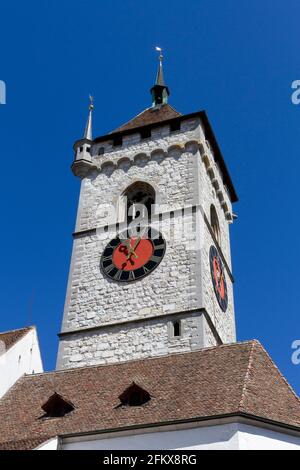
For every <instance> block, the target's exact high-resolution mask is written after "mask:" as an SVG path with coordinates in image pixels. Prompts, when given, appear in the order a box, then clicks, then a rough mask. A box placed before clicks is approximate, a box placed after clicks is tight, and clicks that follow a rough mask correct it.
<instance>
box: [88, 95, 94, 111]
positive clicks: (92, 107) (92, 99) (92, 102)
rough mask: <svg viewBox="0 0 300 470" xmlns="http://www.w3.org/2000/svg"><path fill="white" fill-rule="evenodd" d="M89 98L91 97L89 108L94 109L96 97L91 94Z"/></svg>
mask: <svg viewBox="0 0 300 470" xmlns="http://www.w3.org/2000/svg"><path fill="white" fill-rule="evenodd" d="M89 98H90V105H89V109H90V110H92V109H94V97H93V96H92V95H89Z"/></svg>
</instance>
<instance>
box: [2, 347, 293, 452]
mask: <svg viewBox="0 0 300 470" xmlns="http://www.w3.org/2000/svg"><path fill="white" fill-rule="evenodd" d="M132 382H135V383H137V384H139V386H140V387H142V388H143V389H144V390H147V392H148V393H149V394H150V395H151V400H149V401H148V402H147V403H146V404H144V405H142V406H132V407H131V406H127V407H126V406H125V407H122V406H121V407H120V406H118V405H119V396H120V395H121V394H122V392H123V391H124V390H125V389H126V388H127V387H128V386H130V384H131V383H132ZM54 391H56V392H57V393H59V394H61V395H62V396H63V397H64V398H65V399H67V400H70V401H71V402H72V403H73V404H74V407H75V409H74V411H72V412H71V413H69V414H68V415H66V416H64V417H62V418H56V419H48V420H41V419H39V418H40V416H41V406H42V405H43V403H45V402H46V401H47V399H48V398H49V396H51V395H52V394H53V392H54ZM240 416H242V417H244V418H248V419H252V420H253V419H255V420H256V421H255V422H256V423H257V421H263V422H266V423H269V424H274V425H278V426H281V427H285V428H290V429H293V430H294V431H296V432H297V431H299V432H300V401H299V398H298V397H297V396H296V394H295V393H294V392H293V390H292V388H291V387H290V386H289V384H288V383H287V382H286V380H285V378H284V377H283V376H282V374H281V373H280V371H279V370H278V369H277V367H276V366H275V365H274V363H273V362H272V360H271V359H270V357H269V356H268V354H267V353H266V351H265V350H264V348H263V347H262V346H261V344H260V343H259V342H257V341H248V342H244V343H234V344H230V345H222V346H217V347H212V348H207V349H202V350H199V351H194V352H191V353H183V354H173V355H168V356H163V357H156V358H151V359H143V360H135V361H130V362H124V363H119V364H111V365H102V366H90V367H82V368H77V369H67V370H63V371H55V372H50V373H43V374H35V375H27V376H23V377H22V378H20V379H19V380H18V382H17V383H16V384H15V385H14V386H13V387H12V388H11V389H10V390H9V391H8V392H7V393H6V395H4V397H2V399H1V400H0V422H1V428H0V449H7V448H19V449H23V448H28V447H30V445H31V446H32V448H33V447H34V446H35V445H36V442H41V440H42V439H43V440H44V441H46V440H47V439H49V438H51V437H54V436H57V435H61V436H63V435H70V434H76V433H87V432H96V431H99V432H102V431H106V432H109V431H116V430H121V429H122V428H127V429H129V428H145V427H149V426H153V425H164V424H165V425H166V424H174V423H180V422H181V423H182V422H190V421H199V420H207V419H210V420H211V419H219V418H226V417H240ZM18 441H19V444H18ZM28 441H29V443H28ZM30 443H31V444H30Z"/></svg>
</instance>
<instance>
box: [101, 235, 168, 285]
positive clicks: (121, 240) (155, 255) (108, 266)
mask: <svg viewBox="0 0 300 470" xmlns="http://www.w3.org/2000/svg"><path fill="white" fill-rule="evenodd" d="M165 251H166V242H165V240H164V239H163V237H162V235H161V234H160V233H159V232H158V231H157V230H155V229H154V228H152V227H142V228H141V229H140V233H137V234H135V235H132V236H129V233H128V231H127V230H125V231H124V232H122V233H119V234H118V235H117V236H116V238H114V239H113V240H111V241H110V242H109V244H108V245H107V246H106V248H105V250H104V252H103V254H102V256H101V269H102V271H103V272H104V274H105V275H106V276H108V277H109V278H111V279H112V280H114V281H118V282H130V281H135V280H137V279H141V278H142V277H144V276H147V274H150V273H151V272H152V271H153V270H154V269H155V268H156V267H157V266H158V265H159V263H160V262H161V260H162V259H163V256H164V254H165Z"/></svg>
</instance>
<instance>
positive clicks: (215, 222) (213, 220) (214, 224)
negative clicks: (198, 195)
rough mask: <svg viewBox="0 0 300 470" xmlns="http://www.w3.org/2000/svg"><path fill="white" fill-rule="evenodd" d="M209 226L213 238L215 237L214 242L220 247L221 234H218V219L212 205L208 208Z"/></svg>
mask: <svg viewBox="0 0 300 470" xmlns="http://www.w3.org/2000/svg"><path fill="white" fill-rule="evenodd" d="M210 225H211V228H212V231H213V233H214V236H215V237H216V240H217V242H218V243H219V245H220V242H221V237H220V235H221V233H220V225H219V219H218V216H217V211H216V208H215V206H214V205H213V204H212V205H211V206H210Z"/></svg>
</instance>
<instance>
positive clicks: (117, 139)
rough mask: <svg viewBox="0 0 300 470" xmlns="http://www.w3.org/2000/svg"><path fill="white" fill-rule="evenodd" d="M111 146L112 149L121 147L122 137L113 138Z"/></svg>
mask: <svg viewBox="0 0 300 470" xmlns="http://www.w3.org/2000/svg"><path fill="white" fill-rule="evenodd" d="M113 145H114V147H117V146H118V145H122V136H121V135H117V136H115V137H114V138H113Z"/></svg>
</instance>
